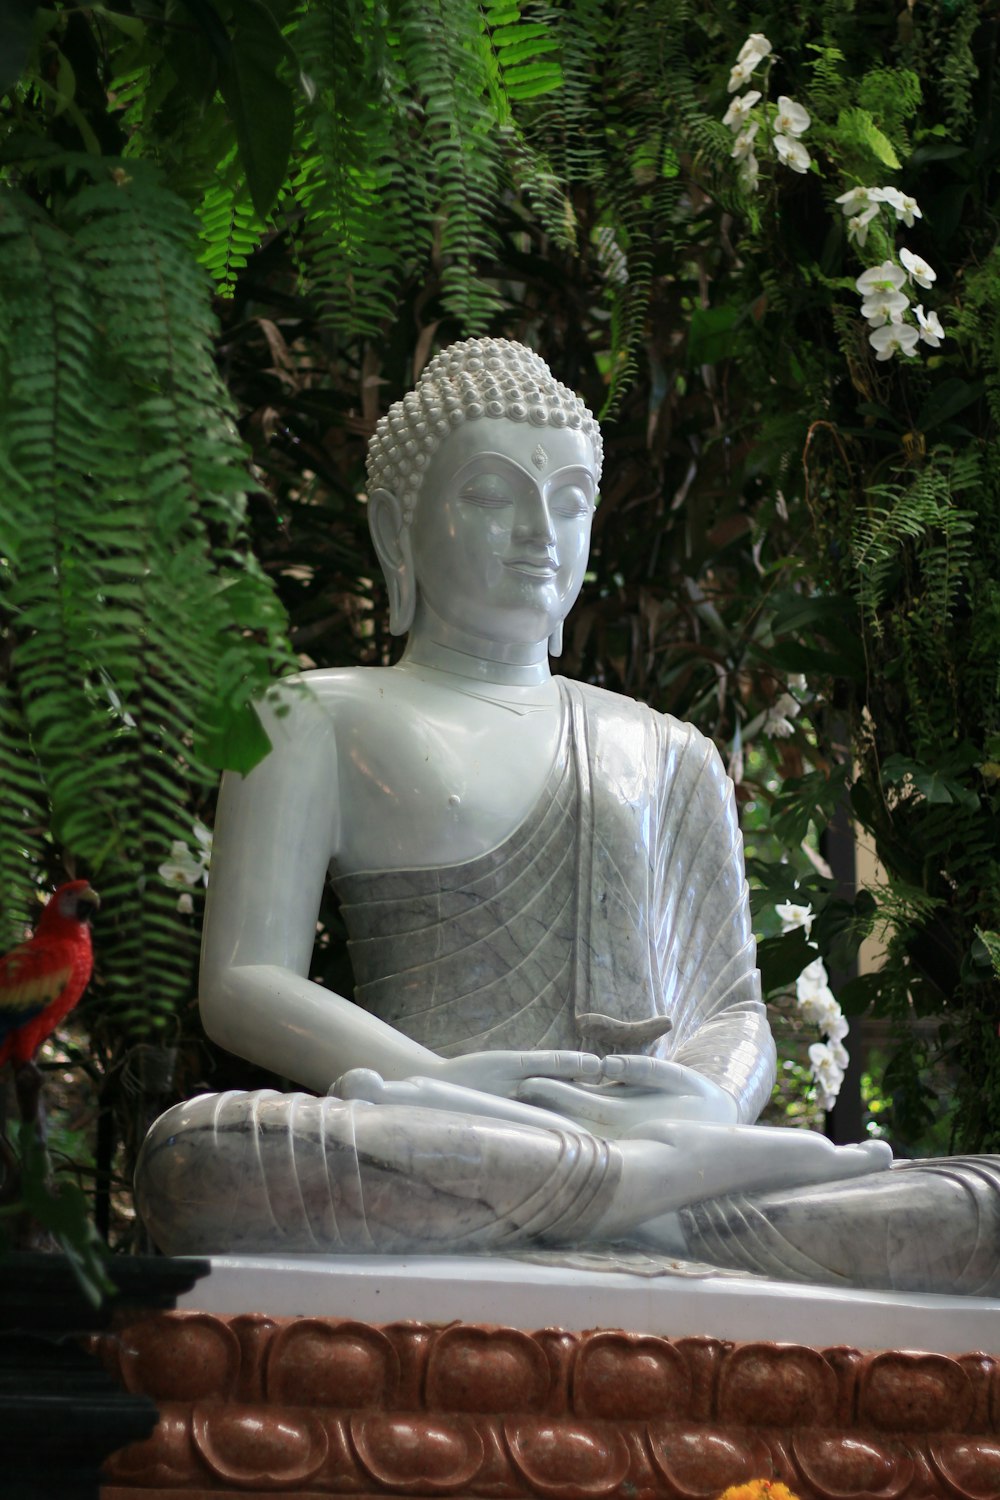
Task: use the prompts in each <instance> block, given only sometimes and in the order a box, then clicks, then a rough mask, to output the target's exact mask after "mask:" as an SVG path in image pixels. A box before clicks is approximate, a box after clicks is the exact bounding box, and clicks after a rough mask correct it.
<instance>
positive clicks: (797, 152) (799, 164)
mask: <svg viewBox="0 0 1000 1500" xmlns="http://www.w3.org/2000/svg"><path fill="white" fill-rule="evenodd" d="M774 149H775V151H777V153H778V156H779V157H780V159H781V160H782V161H783V162H784V164H785V166H786V167H790V168H791V169H792V171H793V172H808V170H809V168H810V166H811V165H812V157H811V156H810V155H809V152H808V151H807V150H806V148H805V146H803V144H802V142H801V141H797V140H796V139H795V138H794V136H790V135H776V136H775V137H774Z"/></svg>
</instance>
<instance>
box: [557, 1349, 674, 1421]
mask: <svg viewBox="0 0 1000 1500" xmlns="http://www.w3.org/2000/svg"><path fill="white" fill-rule="evenodd" d="M690 1400H691V1377H690V1375H689V1374H688V1370H687V1366H686V1364H685V1363H684V1360H683V1358H682V1357H681V1355H680V1354H678V1352H677V1350H676V1349H673V1348H672V1347H671V1346H670V1344H668V1343H667V1341H666V1339H658V1338H649V1337H644V1336H636V1335H629V1334H625V1333H599V1334H595V1335H594V1336H593V1337H592V1338H590V1339H588V1341H587V1343H586V1345H585V1346H584V1348H583V1349H582V1350H581V1351H580V1355H579V1358H578V1359H577V1362H576V1367H575V1369H574V1371H573V1408H574V1410H575V1411H577V1412H579V1413H580V1414H581V1415H585V1416H589V1417H605V1418H607V1419H609V1420H612V1421H613V1420H615V1419H625V1420H632V1421H644V1420H647V1419H648V1418H650V1417H670V1418H673V1419H674V1420H677V1419H678V1418H681V1419H682V1418H684V1417H686V1416H687V1415H688V1408H689V1403H690Z"/></svg>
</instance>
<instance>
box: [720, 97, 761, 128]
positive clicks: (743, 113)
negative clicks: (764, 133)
mask: <svg viewBox="0 0 1000 1500" xmlns="http://www.w3.org/2000/svg"><path fill="white" fill-rule="evenodd" d="M759 98H760V89H751V90H750V92H749V94H739V95H737V97H736V98H735V99H731V100H730V101H729V108H728V109H727V110H726V113H725V114H724V115H723V116H722V123H723V125H728V126H729V128H730V130H735V131H739V130H742V129H743V125H744V122H745V121H746V118H747V116H748V115H749V113H750V111H751V110H752V109H753V107H754V105H755V104H756V103H757V101H758V99H759Z"/></svg>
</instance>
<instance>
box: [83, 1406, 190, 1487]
mask: <svg viewBox="0 0 1000 1500" xmlns="http://www.w3.org/2000/svg"><path fill="white" fill-rule="evenodd" d="M159 1418H160V1420H159V1421H158V1422H157V1424H156V1427H155V1429H154V1430H153V1433H152V1434H151V1436H150V1437H148V1438H146V1439H145V1440H144V1441H143V1442H141V1443H129V1445H128V1447H127V1448H119V1450H118V1452H117V1453H112V1455H111V1457H110V1458H108V1459H105V1462H104V1468H103V1473H104V1476H105V1478H107V1479H108V1480H109V1481H110V1482H111V1483H113V1484H121V1485H133V1484H134V1485H141V1486H142V1487H143V1488H144V1489H159V1488H161V1487H162V1488H164V1489H173V1488H176V1487H178V1486H181V1485H183V1484H185V1483H186V1482H189V1481H190V1480H191V1478H192V1472H193V1471H194V1470H195V1468H196V1467H197V1471H198V1476H199V1477H201V1475H202V1470H201V1466H200V1465H198V1464H197V1460H195V1458H194V1455H193V1454H192V1451H191V1437H190V1433H189V1431H188V1428H189V1412H188V1408H187V1407H185V1406H180V1405H178V1406H173V1405H170V1404H168V1405H161V1406H160V1407H159Z"/></svg>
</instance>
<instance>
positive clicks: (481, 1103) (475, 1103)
mask: <svg viewBox="0 0 1000 1500" xmlns="http://www.w3.org/2000/svg"><path fill="white" fill-rule="evenodd" d="M330 1093H331V1094H332V1095H335V1096H336V1097H337V1098H338V1099H353V1100H355V1101H361V1102H362V1103H366V1104H394V1105H401V1106H405V1107H407V1108H409V1109H433V1110H440V1111H442V1112H443V1113H446V1114H462V1115H472V1116H475V1117H476V1118H479V1119H489V1120H507V1121H510V1122H512V1123H514V1124H518V1125H532V1126H534V1127H535V1128H536V1129H538V1128H540V1127H541V1128H544V1127H548V1128H556V1129H559V1130H569V1131H573V1132H575V1133H577V1134H584V1135H586V1134H589V1131H587V1129H586V1127H585V1126H580V1125H577V1124H576V1123H575V1122H574V1121H573V1120H571V1119H563V1118H562V1117H561V1116H559V1115H556V1114H551V1113H550V1112H549V1111H547V1110H545V1109H536V1108H535V1107H534V1106H533V1105H531V1104H528V1103H524V1102H519V1101H518V1100H516V1099H504V1098H501V1097H500V1095H499V1094H488V1093H481V1092H480V1091H479V1090H478V1089H471V1088H465V1087H463V1086H462V1085H460V1084H455V1083H447V1082H445V1081H443V1080H442V1079H440V1078H426V1077H422V1076H418V1077H414V1078H402V1079H398V1078H389V1079H387V1078H383V1077H382V1076H381V1074H379V1073H376V1072H375V1071H374V1070H373V1069H371V1068H352V1069H351V1071H350V1072H348V1073H345V1074H343V1076H342V1077H341V1078H338V1079H337V1082H336V1083H335V1084H334V1085H333V1087H332V1088H331V1089H330Z"/></svg>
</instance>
